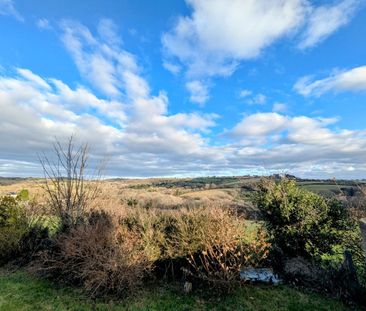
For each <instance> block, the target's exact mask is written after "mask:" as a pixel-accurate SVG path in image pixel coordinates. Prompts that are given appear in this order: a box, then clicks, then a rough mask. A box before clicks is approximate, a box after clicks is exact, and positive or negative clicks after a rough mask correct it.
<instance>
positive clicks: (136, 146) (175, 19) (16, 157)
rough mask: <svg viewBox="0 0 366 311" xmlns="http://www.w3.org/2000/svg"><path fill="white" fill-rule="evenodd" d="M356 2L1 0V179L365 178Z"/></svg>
mask: <svg viewBox="0 0 366 311" xmlns="http://www.w3.org/2000/svg"><path fill="white" fill-rule="evenodd" d="M365 8H366V3H365V1H361V0H337V1H310V0H308V1H306V0H273V1H266V0H256V1H254V0H212V1H204V0H186V1H163V0H159V1H143V0H139V1H96V0H95V1H62V2H61V1H53V0H50V1H41V0H33V1H26V0H13V1H12V0H0V40H1V49H0V143H1V146H2V148H1V150H0V176H38V175H39V174H40V173H41V170H40V167H39V164H38V160H37V153H39V152H46V153H47V152H51V147H52V141H53V140H54V139H55V137H56V138H57V139H58V140H60V141H61V142H63V141H66V140H67V138H68V137H69V136H70V135H72V134H74V135H76V137H77V139H78V140H79V142H87V143H89V144H90V145H91V150H92V154H91V155H92V163H95V162H97V161H98V160H99V159H102V158H104V157H107V158H108V159H109V161H108V162H109V166H108V167H109V169H108V173H107V174H108V175H109V176H129V177H145V176H198V175H232V174H234V175H239V174H269V173H272V172H288V173H292V174H296V175H299V176H302V177H317V178H321V177H324V178H330V177H337V178H365V177H366V174H365V173H366V152H365V150H366V128H365V124H364V123H365V122H364V121H365V115H366V105H365V99H366V64H365V59H366V40H365V38H364V31H363V30H364V29H366V9H365Z"/></svg>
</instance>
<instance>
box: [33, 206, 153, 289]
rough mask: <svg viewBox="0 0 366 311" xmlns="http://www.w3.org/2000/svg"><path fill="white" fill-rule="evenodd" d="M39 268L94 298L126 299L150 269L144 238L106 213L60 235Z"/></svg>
mask: <svg viewBox="0 0 366 311" xmlns="http://www.w3.org/2000/svg"><path fill="white" fill-rule="evenodd" d="M38 265H39V267H38V269H37V270H38V272H40V273H41V274H43V275H45V276H47V277H51V278H53V279H56V280H58V281H62V282H67V283H69V284H74V285H81V286H82V287H83V288H84V289H85V290H86V291H87V292H88V293H89V294H90V295H91V296H101V295H107V294H116V295H118V296H126V295H127V294H130V293H131V292H132V291H133V290H135V289H136V287H138V286H139V285H141V281H142V278H143V277H144V276H145V275H146V274H147V273H148V272H149V271H150V269H151V262H149V261H148V260H147V258H146V255H145V253H144V252H143V245H142V241H141V239H139V237H138V236H137V235H136V234H135V233H134V232H132V231H129V230H126V228H124V227H121V226H118V225H117V224H116V223H115V222H114V221H113V220H112V219H111V218H110V217H109V216H108V215H106V214H105V213H99V216H98V213H93V214H92V215H91V217H90V219H89V222H88V223H86V224H82V225H79V226H76V227H74V228H73V229H71V230H70V231H69V232H68V233H64V234H61V235H59V236H58V237H57V238H56V239H55V241H54V246H53V248H52V249H50V250H47V251H44V252H42V253H41V255H40V259H39V261H38Z"/></svg>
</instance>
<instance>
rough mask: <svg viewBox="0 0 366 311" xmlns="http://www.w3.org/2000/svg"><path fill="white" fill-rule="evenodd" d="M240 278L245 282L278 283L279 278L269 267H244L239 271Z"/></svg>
mask: <svg viewBox="0 0 366 311" xmlns="http://www.w3.org/2000/svg"><path fill="white" fill-rule="evenodd" d="M240 279H241V280H242V281H245V282H264V283H272V284H278V283H280V282H281V281H280V279H279V278H278V277H277V276H276V275H275V274H274V273H273V270H272V269H269V268H244V269H242V270H241V271H240Z"/></svg>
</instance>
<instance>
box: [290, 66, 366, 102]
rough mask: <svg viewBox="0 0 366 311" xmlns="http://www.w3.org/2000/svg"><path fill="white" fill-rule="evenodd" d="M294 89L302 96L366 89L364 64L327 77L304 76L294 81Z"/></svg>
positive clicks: (365, 67)
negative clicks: (316, 78)
mask: <svg viewBox="0 0 366 311" xmlns="http://www.w3.org/2000/svg"><path fill="white" fill-rule="evenodd" d="M294 89H295V90H296V91H297V92H298V93H299V94H301V95H304V96H320V95H322V94H324V93H326V92H329V91H334V92H344V91H350V92H359V91H366V66H360V67H356V68H353V69H350V70H343V71H339V70H338V71H335V72H334V73H333V74H331V75H330V76H329V77H326V78H324V79H319V80H315V79H314V78H313V77H310V76H306V77H303V78H301V79H299V80H298V81H297V82H296V84H295V85H294Z"/></svg>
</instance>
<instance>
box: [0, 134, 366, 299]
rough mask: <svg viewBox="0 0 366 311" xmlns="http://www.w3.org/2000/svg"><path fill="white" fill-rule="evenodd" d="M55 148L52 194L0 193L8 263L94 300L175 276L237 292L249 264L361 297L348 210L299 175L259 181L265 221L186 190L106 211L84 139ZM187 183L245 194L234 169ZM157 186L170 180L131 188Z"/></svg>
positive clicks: (48, 171)
mask: <svg viewBox="0 0 366 311" xmlns="http://www.w3.org/2000/svg"><path fill="white" fill-rule="evenodd" d="M55 154H56V157H55V158H52V157H51V158H49V157H48V156H45V155H44V156H43V158H42V160H41V163H42V166H43V168H44V171H45V177H46V181H45V182H44V184H43V185H44V191H45V192H44V193H45V196H46V200H45V201H43V202H38V201H37V200H35V199H34V198H32V199H30V198H29V195H28V193H27V191H25V190H24V191H21V192H20V193H19V194H18V196H16V197H11V196H4V197H2V198H1V199H0V262H1V263H5V262H7V261H12V263H13V264H17V265H25V264H27V266H28V268H29V270H30V271H32V272H34V273H35V274H36V275H37V276H42V277H46V278H48V279H51V280H53V281H55V282H57V283H61V284H67V285H72V286H78V287H81V288H82V289H83V290H84V292H86V293H88V295H90V296H91V297H93V298H95V297H106V296H110V295H113V296H114V297H123V298H125V299H129V298H128V297H131V296H133V294H135V293H136V292H137V290H141V289H143V288H146V285H148V286H151V285H152V284H157V283H159V284H171V283H170V281H172V280H173V281H183V282H186V283H189V284H190V286H192V284H193V288H194V289H196V290H199V289H200V290H202V289H206V291H207V288H210V289H215V292H217V291H216V290H218V291H219V292H220V293H223V292H225V293H227V292H229V291H230V292H231V293H235V292H236V291H237V287H239V286H240V285H243V282H242V281H241V279H240V271H241V270H242V269H243V268H245V267H254V268H256V267H268V268H273V269H274V270H275V271H276V272H278V273H279V274H280V276H281V277H282V278H283V279H284V280H285V281H286V282H289V283H295V284H297V285H302V286H309V287H311V288H312V289H316V290H319V291H326V292H328V293H329V292H330V293H331V294H332V295H336V296H338V297H342V298H344V299H345V300H346V301H348V302H357V303H362V301H361V299H359V297H361V296H362V295H363V294H364V293H365V292H364V284H365V282H364V280H365V278H366V275H365V271H366V269H365V263H366V260H365V256H364V253H363V252H362V249H361V235H360V231H359V228H358V225H357V223H356V221H355V219H354V218H352V217H351V214H350V212H349V211H350V209H347V208H346V207H345V204H344V203H342V202H340V201H339V200H336V199H334V198H325V197H323V196H320V195H318V194H315V193H313V192H310V191H307V190H306V189H304V188H303V187H299V186H298V185H297V183H296V180H295V179H294V178H293V179H291V180H289V179H280V178H277V179H275V180H271V179H264V180H262V181H261V182H260V183H259V184H258V189H257V191H256V192H255V194H254V196H255V204H256V206H257V207H258V208H259V210H260V211H261V212H262V221H261V222H258V221H256V222H254V223H253V222H252V223H250V222H248V221H247V220H246V219H245V218H244V216H243V215H244V213H240V212H239V211H238V209H235V206H237V205H234V206H233V205H230V206H224V205H220V204H219V202H215V201H214V200H211V201H210V200H208V201H200V200H196V199H195V197H194V196H193V197H190V196H189V192H190V190H188V191H187V192H186V193H184V194H183V195H185V196H186V197H187V198H189V199H186V200H183V199H181V198H179V199H178V198H177V197H179V196H180V194H179V193H178V192H177V194H176V197H175V200H172V203H171V204H165V205H164V204H161V203H159V202H153V201H152V200H151V198H150V197H146V198H145V199H144V200H139V199H138V198H137V197H134V196H131V197H129V196H126V197H124V198H122V199H121V198H119V199H118V204H117V203H116V201H111V202H109V205H110V206H109V208H108V209H107V207H106V204H105V201H103V200H99V199H98V195H100V191H99V188H98V187H97V186H98V182H97V181H95V180H88V179H87V178H86V171H87V159H88V148H87V146H86V145H81V146H80V147H77V146H75V145H74V142H73V139H72V138H70V140H69V141H68V144H67V145H66V147H63V146H62V145H61V144H60V143H58V142H57V143H56V144H55ZM51 159H55V160H51ZM98 176H100V175H98ZM97 179H98V178H97ZM192 181H193V182H194V183H195V184H196V185H201V186H202V185H204V186H202V187H203V188H204V189H206V190H207V189H208V190H207V192H209V191H211V192H212V191H216V190H212V188H215V187H219V186H220V183H221V182H222V183H221V185H225V187H228V189H227V190H225V191H227V192H224V191H223V190H220V191H219V192H220V195H222V196H228V192H229V191H233V190H232V189H231V186H230V185H231V184H234V183H235V184H237V185H239V187H241V188H240V189H241V191H244V190H243V189H244V188H243V187H244V182H243V183H242V179H240V178H236V177H235V178H229V177H227V178H221V179H219V178H216V177H212V178H209V179H207V178H202V179H194V180H191V181H189V182H192ZM162 186H164V187H166V189H169V187H170V186H169V185H159V184H153V186H151V187H150V186H149V187H141V186H140V185H137V186H135V187H134V189H130V191H136V190H141V191H147V190H146V189H147V188H148V190H149V191H153V190H154V187H162ZM191 186H192V185H191ZM191 186H189V187H191ZM201 186H199V188H202V187H201ZM180 187H182V188H185V187H186V185H180ZM187 187H188V186H187ZM194 187H195V186H194ZM251 187H252V186H251ZM183 190H184V189H183ZM250 190H251V191H252V188H250ZM204 192H206V191H200V193H204ZM216 192H217V191H216ZM170 193H171V192H170ZM233 193H234V192H233ZM235 193H236V194H238V193H240V195H241V194H242V193H241V192H235ZM168 195H170V194H169V192H168V194H167V195H166V196H168ZM162 197H163V196H162ZM171 197H172V196H171ZM245 197H246V198H247V196H245ZM113 204H115V205H113ZM352 215H354V213H352ZM51 223H52V225H51ZM49 229H51V230H49ZM50 232H51V234H50ZM187 288H190V287H187Z"/></svg>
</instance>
